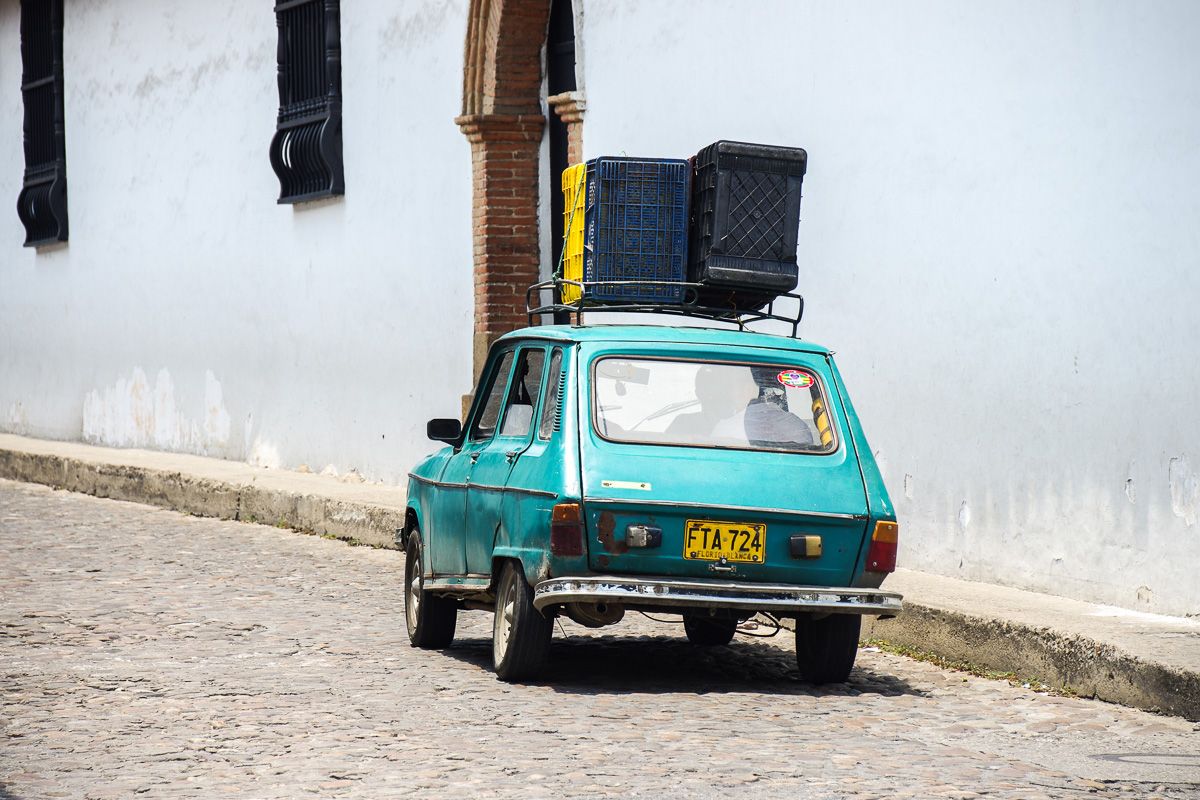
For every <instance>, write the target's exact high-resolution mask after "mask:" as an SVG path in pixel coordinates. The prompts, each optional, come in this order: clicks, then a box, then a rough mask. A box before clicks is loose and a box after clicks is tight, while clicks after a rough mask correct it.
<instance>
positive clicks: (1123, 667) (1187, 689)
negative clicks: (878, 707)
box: [0, 434, 1200, 720]
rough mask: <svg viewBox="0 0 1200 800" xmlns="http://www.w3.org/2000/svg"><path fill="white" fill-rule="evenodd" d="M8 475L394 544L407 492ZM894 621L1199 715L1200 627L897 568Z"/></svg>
mask: <svg viewBox="0 0 1200 800" xmlns="http://www.w3.org/2000/svg"><path fill="white" fill-rule="evenodd" d="M0 478H9V479H12V480H19V481H27V482H32V483H42V484H47V485H49V486H54V487H57V488H62V489H67V490H70V491H75V492H83V493H86V494H91V495H96V496H98V497H111V498H115V499H120V500H131V501H133V502H138V503H148V504H151V505H156V506H161V507H164V508H170V509H174V510H177V511H182V512H184V513H188V514H195V515H198V516H209V517H219V518H222V519H237V520H244V521H247V522H259V523H265V524H270V525H279V526H282V527H287V528H293V529H296V530H300V531H304V532H308V533H317V534H323V535H331V536H336V537H338V538H341V539H349V540H354V541H358V542H363V543H365V544H371V545H375V546H379V547H391V546H394V545H393V537H394V534H395V531H396V529H397V528H399V527H401V525H402V524H403V521H404V500H405V490H404V488H403V487H391V486H380V485H375V484H361V483H345V482H342V481H340V480H338V479H337V478H331V477H327V476H322V475H312V474H305V473H299V472H290V471H287V470H271V469H263V468H260V467H252V466H249V465H247V464H241V463H237V462H232V461H225V460H222V459H215V458H204V457H200V456H190V455H179V454H174V453H160V452H150V451H144V450H119V449H111V448H105V447H93V446H90V445H83V444H75V443H70V442H53V441H45V440H40V439H30V438H25V437H21V436H12V435H7V434H0ZM887 587H888V588H889V589H895V590H897V591H900V592H902V593H903V594H904V599H905V610H904V613H903V614H901V615H900V616H899V617H898V618H896V619H894V620H883V621H878V620H873V621H870V622H868V624H866V625H865V626H864V630H863V636H864V638H868V637H870V638H880V639H885V640H887V641H888V642H890V643H892V644H897V645H903V646H906V647H910V648H913V649H916V650H920V651H923V652H926V653H930V654H933V655H938V656H941V657H944V658H947V659H952V660H956V661H965V662H969V663H971V664H974V665H977V666H980V667H985V668H988V669H992V670H997V671H1001V672H1013V673H1015V674H1016V675H1017V676H1019V677H1021V678H1024V679H1026V680H1032V679H1036V680H1040V681H1042V682H1044V683H1047V684H1050V685H1052V686H1056V687H1062V688H1066V689H1070V690H1072V691H1075V692H1077V693H1078V694H1080V695H1083V696H1089V697H1097V698H1100V699H1102V700H1108V701H1111V702H1116V703H1123V704H1125V705H1131V706H1135V707H1138V708H1143V709H1147V710H1158V711H1164V712H1167V713H1171V714H1178V715H1180V716H1183V717H1186V718H1188V719H1191V720H1200V621H1197V620H1191V619H1180V618H1175V617H1163V616H1158V615H1154V614H1145V613H1140V612H1136V611H1128V610H1125V609H1119V608H1113V607H1111V606H1100V605H1095V604H1092V603H1083V602H1079V601H1075V600H1067V599H1064V598H1060V597H1053V596H1051V595H1044V594H1038V593H1035V592H1026V591H1021V590H1018V589H1008V588H1005V587H1001V586H993V585H989V584H982V583H972V582H967V581H960V580H956V579H953V578H944V577H940V576H936V575H930V574H926V573H921V572H914V571H911V570H900V571H898V572H897V573H896V574H895V575H893V576H892V577H891V578H889V580H888V583H887Z"/></svg>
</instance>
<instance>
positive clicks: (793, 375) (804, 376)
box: [775, 369, 813, 389]
mask: <svg viewBox="0 0 1200 800" xmlns="http://www.w3.org/2000/svg"><path fill="white" fill-rule="evenodd" d="M775 379H776V380H778V381H779V382H780V383H782V384H783V385H784V386H790V387H792V388H793V389H807V388H808V387H810V386H812V385H813V377H812V375H809V374H808V373H807V372H800V371H799V370H794V369H785V370H784V371H783V372H781V373H779V374H778V375H776V376H775Z"/></svg>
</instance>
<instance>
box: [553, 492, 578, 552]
mask: <svg viewBox="0 0 1200 800" xmlns="http://www.w3.org/2000/svg"><path fill="white" fill-rule="evenodd" d="M550 552H551V553H552V554H553V555H556V556H581V555H583V509H582V508H581V507H580V505H579V503H559V504H557V505H556V506H554V509H553V510H552V511H551V512H550Z"/></svg>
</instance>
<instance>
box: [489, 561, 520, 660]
mask: <svg viewBox="0 0 1200 800" xmlns="http://www.w3.org/2000/svg"><path fill="white" fill-rule="evenodd" d="M515 610H516V602H515V601H514V600H513V587H512V582H511V581H509V582H507V583H505V585H504V588H503V589H501V591H500V597H499V598H498V599H497V602H496V620H495V622H494V623H493V625H492V659H493V660H494V661H495V663H497V664H499V663H500V662H501V661H503V660H504V653H505V651H507V650H508V639H509V637H510V636H511V635H512V625H513V613H514V612H515Z"/></svg>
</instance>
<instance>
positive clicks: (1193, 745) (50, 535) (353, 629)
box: [0, 481, 1200, 798]
mask: <svg viewBox="0 0 1200 800" xmlns="http://www.w3.org/2000/svg"><path fill="white" fill-rule="evenodd" d="M0 532H2V533H0V535H2V536H3V542H2V547H3V549H2V551H0V552H2V555H0V673H2V674H3V685H2V686H0V691H2V693H3V694H2V700H0V703H2V707H0V725H2V726H3V727H2V729H0V737H2V742H3V743H2V745H0V798H44V797H87V798H117V797H131V796H137V795H138V794H141V795H142V796H147V797H198V798H199V797H203V798H215V797H255V798H260V797H261V798H276V797H278V798H292V797H297V796H321V797H359V798H381V797H390V796H400V795H419V796H422V797H455V798H464V797H477V796H485V795H501V796H528V797H560V796H583V797H590V796H623V797H628V796H643V797H818V798H826V797H828V798H841V797H853V798H867V797H876V798H884V797H888V798H891V797H915V798H925V797H958V798H967V797H977V796H986V797H999V798H1035V797H1084V796H1089V795H1090V796H1094V797H1123V798H1146V797H1164V798H1185V797H1200V726H1196V725H1194V724H1193V723H1190V722H1186V721H1184V720H1182V719H1179V718H1174V717H1166V716H1156V715H1153V714H1149V713H1145V712H1141V711H1135V710H1130V709H1126V708H1122V707H1119V706H1114V705H1108V704H1105V703H1100V702H1097V701H1092V700H1083V699H1073V698H1062V697H1053V696H1047V695H1039V694H1036V693H1034V692H1032V691H1030V690H1026V689H1022V688H1017V687H1012V686H1010V685H1009V684H1008V683H1006V682H1003V681H994V680H988V679H983V678H976V677H971V676H964V675H963V674H962V673H957V672H951V671H946V670H942V669H939V668H937V667H934V666H931V665H929V664H925V663H921V662H917V661H913V660H910V659H906V658H903V657H900V656H895V655H890V654H887V653H882V652H877V651H862V652H860V655H859V660H858V667H857V668H856V669H855V671H854V673H853V675H852V678H851V682H850V684H849V685H848V686H846V687H839V688H835V689H828V688H825V689H817V688H814V687H812V686H809V685H808V684H805V683H803V682H802V681H801V680H800V679H799V676H798V674H797V673H796V670H795V666H794V661H793V659H792V641H791V638H790V636H787V635H784V634H781V635H780V636H778V637H776V638H775V639H765V640H753V639H745V638H742V637H739V639H738V640H737V641H735V642H734V643H733V645H731V646H729V647H725V648H717V649H713V650H699V649H696V648H693V647H691V646H690V645H688V643H687V641H686V640H685V639H684V638H683V634H682V630H681V629H680V628H678V627H676V626H672V625H668V624H661V623H655V622H652V621H650V620H648V619H646V618H644V617H641V616H638V615H633V616H631V617H628V618H627V620H626V622H625V623H623V624H622V625H620V626H617V627H615V628H607V629H602V630H600V631H587V630H585V629H583V628H581V627H579V626H577V625H575V624H573V623H571V622H567V621H564V623H563V627H562V628H561V629H559V630H556V634H555V643H554V647H553V651H552V667H551V669H550V671H549V673H548V674H547V675H546V677H545V679H544V681H542V682H540V683H538V684H536V685H527V686H510V685H506V684H503V683H500V682H498V681H497V680H496V679H495V677H494V676H493V674H492V672H491V670H490V631H491V617H490V615H488V614H486V613H480V612H470V613H464V614H462V615H461V616H460V617H459V635H458V638H457V640H456V643H455V646H454V647H453V648H451V649H450V650H447V651H444V652H430V651H418V650H414V649H412V648H410V647H409V645H408V640H407V637H406V636H405V633H404V624H403V616H402V599H401V598H402V587H401V579H402V574H403V570H402V566H403V559H402V556H401V555H400V554H399V553H396V552H391V551H382V550H375V549H370V548H365V547H351V546H348V545H346V544H344V543H341V542H337V541H329V540H324V539H320V538H317V537H313V536H303V535H300V534H297V533H294V532H290V531H283V530H277V529H275V528H271V527H266V526H261V525H248V524H243V523H236V522H221V521H215V520H210V519H199V518H192V517H186V516H182V515H179V514H176V513H173V512H169V511H162V510H157V509H152V508H149V507H143V506H139V505H133V504H128V503H120V502H116V501H109V500H99V499H95V498H91V497H86V496H82V495H75V494H68V493H65V492H55V491H53V490H50V489H47V488H44V487H40V486H32V485H26V484H20V483H11V482H7V481H0Z"/></svg>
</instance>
